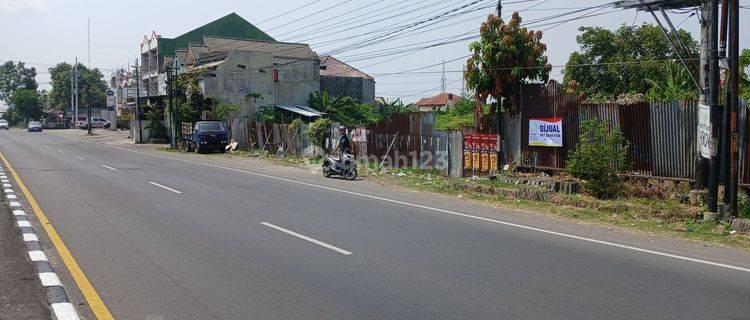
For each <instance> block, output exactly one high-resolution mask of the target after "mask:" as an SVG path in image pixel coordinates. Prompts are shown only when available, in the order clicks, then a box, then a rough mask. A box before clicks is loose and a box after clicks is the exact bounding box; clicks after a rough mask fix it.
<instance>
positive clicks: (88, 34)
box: [86, 18, 91, 68]
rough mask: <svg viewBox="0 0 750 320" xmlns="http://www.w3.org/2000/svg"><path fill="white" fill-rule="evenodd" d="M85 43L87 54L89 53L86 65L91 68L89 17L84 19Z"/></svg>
mask: <svg viewBox="0 0 750 320" xmlns="http://www.w3.org/2000/svg"><path fill="white" fill-rule="evenodd" d="M86 36H87V38H86V45H87V46H88V55H89V60H88V61H89V64H88V67H89V68H91V18H89V19H86Z"/></svg>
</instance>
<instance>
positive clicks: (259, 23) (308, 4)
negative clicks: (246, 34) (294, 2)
mask: <svg viewBox="0 0 750 320" xmlns="http://www.w3.org/2000/svg"><path fill="white" fill-rule="evenodd" d="M317 2H320V0H315V1H311V2H308V3H306V4H303V5H302V6H299V7H297V8H294V9H292V10H289V11H287V12H284V13H281V14H279V15H276V16H273V17H271V18H268V19H266V20H263V21H261V22H258V23H256V25H261V24H263V23H266V22H268V21H271V20H273V19H277V18H281V17H283V16H285V15H288V14H290V13H293V12H296V11H298V10H301V9H304V8H306V7H309V6H311V5H313V4H315V3H317Z"/></svg>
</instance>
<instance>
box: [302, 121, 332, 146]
mask: <svg viewBox="0 0 750 320" xmlns="http://www.w3.org/2000/svg"><path fill="white" fill-rule="evenodd" d="M330 130H331V120H328V119H325V118H318V119H317V120H315V121H313V122H311V123H310V126H309V127H307V132H305V136H306V137H307V140H308V141H309V142H310V144H313V145H317V146H319V147H321V148H323V149H325V143H326V138H328V136H329V135H330V132H331V131H330Z"/></svg>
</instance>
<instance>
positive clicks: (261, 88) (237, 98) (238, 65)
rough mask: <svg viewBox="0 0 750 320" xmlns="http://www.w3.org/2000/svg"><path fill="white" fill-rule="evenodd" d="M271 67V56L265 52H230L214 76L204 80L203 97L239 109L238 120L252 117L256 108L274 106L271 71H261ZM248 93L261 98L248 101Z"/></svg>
mask: <svg viewBox="0 0 750 320" xmlns="http://www.w3.org/2000/svg"><path fill="white" fill-rule="evenodd" d="M272 64H273V59H272V56H271V55H270V54H267V53H257V52H249V51H233V52H230V53H229V55H228V56H227V61H226V62H224V63H222V64H220V65H219V66H217V67H216V70H215V72H213V74H215V75H216V77H212V76H209V77H206V78H205V80H204V85H205V87H204V96H205V97H207V98H219V99H222V100H225V101H228V102H231V103H234V104H237V105H239V106H240V110H241V111H240V114H238V115H237V116H238V117H249V118H253V117H254V115H255V113H256V112H257V110H258V108H259V106H263V105H269V104H274V103H275V101H274V94H273V92H274V84H273V70H271V69H268V70H265V72H261V71H260V69H262V68H265V67H268V66H270V65H272ZM243 67H244V68H243ZM209 74H211V73H209ZM251 93H259V94H261V96H262V97H263V99H259V100H258V101H257V102H253V101H252V100H251V99H247V98H246V97H247V95H248V94H251Z"/></svg>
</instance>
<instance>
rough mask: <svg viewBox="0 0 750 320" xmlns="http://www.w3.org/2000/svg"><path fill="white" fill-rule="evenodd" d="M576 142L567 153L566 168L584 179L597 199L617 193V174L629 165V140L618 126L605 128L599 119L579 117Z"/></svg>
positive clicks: (619, 189)
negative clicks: (580, 120)
mask: <svg viewBox="0 0 750 320" xmlns="http://www.w3.org/2000/svg"><path fill="white" fill-rule="evenodd" d="M580 127H581V133H580V136H579V142H578V145H577V146H576V148H575V149H574V150H572V151H571V152H570V154H569V155H568V163H567V170H568V172H570V174H572V175H573V176H574V177H576V178H579V179H584V180H586V183H585V185H584V186H585V187H586V189H587V190H588V191H589V192H591V194H592V195H593V196H595V197H597V198H600V199H605V198H606V199H608V198H614V197H617V196H618V195H619V194H620V192H621V191H622V187H623V184H622V181H621V180H620V177H619V176H618V175H617V174H618V173H621V172H624V171H625V170H627V168H628V164H627V163H626V161H627V154H628V147H629V144H628V141H627V139H625V136H623V134H622V132H621V131H620V128H617V127H615V128H612V130H608V129H607V124H606V123H605V122H604V121H601V120H599V119H596V118H595V119H593V120H587V121H582V122H581V124H580Z"/></svg>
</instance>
